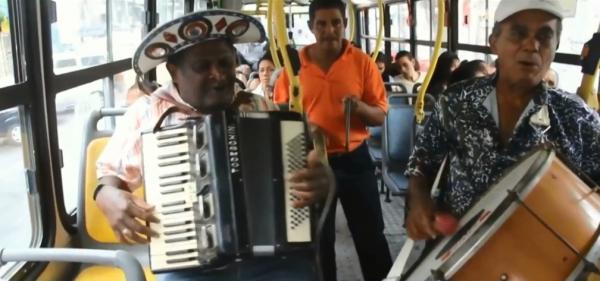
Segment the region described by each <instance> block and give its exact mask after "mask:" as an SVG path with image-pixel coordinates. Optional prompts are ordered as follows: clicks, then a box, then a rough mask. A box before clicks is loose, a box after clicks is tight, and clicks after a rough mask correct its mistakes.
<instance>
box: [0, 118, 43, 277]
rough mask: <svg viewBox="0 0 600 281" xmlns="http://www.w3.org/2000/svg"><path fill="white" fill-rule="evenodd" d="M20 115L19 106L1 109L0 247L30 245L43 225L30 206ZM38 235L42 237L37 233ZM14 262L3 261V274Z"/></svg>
mask: <svg viewBox="0 0 600 281" xmlns="http://www.w3.org/2000/svg"><path fill="white" fill-rule="evenodd" d="M22 136H23V135H22V133H21V119H20V115H19V109H18V108H17V107H13V108H9V109H5V110H2V111H0V137H1V138H2V143H1V144H0V159H1V161H2V163H10V165H4V167H3V168H2V169H0V186H2V188H0V206H2V212H0V221H2V223H1V224H0V249H1V248H7V247H9V248H28V247H35V246H39V245H32V244H33V241H35V240H36V239H34V237H36V235H37V234H39V233H40V232H38V231H39V230H40V229H38V228H36V227H34V225H39V223H40V222H39V221H37V220H35V219H33V218H39V214H37V213H34V212H35V211H34V210H37V209H36V208H31V207H30V202H29V197H28V188H27V180H26V178H25V175H26V174H25V161H24V155H25V153H24V152H25V150H24V148H26V147H27V146H24V145H23V138H22ZM38 238H39V237H38ZM13 265H14V263H8V264H6V265H0V276H3V275H4V274H5V273H7V271H9V270H10V269H11V268H12V267H13Z"/></svg>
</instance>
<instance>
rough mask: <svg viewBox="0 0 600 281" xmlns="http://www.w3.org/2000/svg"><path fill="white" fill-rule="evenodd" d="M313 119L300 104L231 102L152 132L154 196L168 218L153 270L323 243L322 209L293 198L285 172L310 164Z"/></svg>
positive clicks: (150, 183) (146, 148) (146, 153)
mask: <svg viewBox="0 0 600 281" xmlns="http://www.w3.org/2000/svg"><path fill="white" fill-rule="evenodd" d="M305 124H306V123H305V122H304V121H303V119H302V117H301V116H300V114H297V113H293V112H246V113H244V112H242V113H234V112H221V113H215V114H212V115H209V116H207V117H204V118H203V119H187V120H186V121H185V122H184V123H183V124H181V125H177V126H168V127H164V128H155V129H154V130H153V131H151V132H144V133H142V159H143V174H144V186H145V196H146V201H148V202H149V203H150V204H153V205H154V206H155V214H156V216H157V217H158V218H159V219H160V222H159V223H150V227H151V228H152V229H153V230H155V231H156V232H158V233H159V237H158V238H152V239H151V242H150V244H149V249H150V251H149V252H150V259H149V260H150V267H151V269H152V271H153V272H166V271H175V270H179V269H186V268H196V269H207V270H210V269H215V268H218V267H222V266H224V265H227V264H228V263H231V262H233V261H235V260H240V259H244V258H248V257H253V256H275V255H290V254H299V253H305V254H306V253H311V252H312V251H314V249H313V247H314V245H313V243H312V241H313V236H314V230H315V221H316V219H315V215H314V212H313V210H311V208H308V207H305V208H298V209H297V208H293V207H292V206H291V203H292V202H293V201H294V199H295V198H294V196H293V195H292V194H291V193H290V187H289V185H288V183H287V181H286V180H285V179H286V177H287V176H288V175H289V174H290V173H292V172H294V171H296V170H298V169H301V168H303V167H305V166H306V153H307V140H308V136H307V129H306V125H305Z"/></svg>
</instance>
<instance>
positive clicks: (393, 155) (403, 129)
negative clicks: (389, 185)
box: [383, 104, 414, 166]
mask: <svg viewBox="0 0 600 281" xmlns="http://www.w3.org/2000/svg"><path fill="white" fill-rule="evenodd" d="M413 120H414V109H413V107H412V106H411V105H407V104H390V107H389V109H388V114H387V116H386V119H385V123H384V126H383V128H384V132H383V161H385V162H386V164H389V165H392V166H397V165H400V166H405V165H406V163H407V162H408V157H409V156H410V152H411V148H412V138H413V128H414V126H413V124H414V122H413Z"/></svg>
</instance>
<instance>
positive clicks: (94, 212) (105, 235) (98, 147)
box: [75, 108, 155, 281]
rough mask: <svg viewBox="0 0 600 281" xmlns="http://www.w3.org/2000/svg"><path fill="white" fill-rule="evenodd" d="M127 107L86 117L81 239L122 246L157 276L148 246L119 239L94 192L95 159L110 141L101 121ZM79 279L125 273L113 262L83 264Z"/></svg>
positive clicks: (97, 245)
mask: <svg viewBox="0 0 600 281" xmlns="http://www.w3.org/2000/svg"><path fill="white" fill-rule="evenodd" d="M124 113H125V109H124V108H123V109H101V110H99V111H94V112H92V113H91V115H90V118H89V119H88V121H87V124H86V129H85V137H84V145H83V149H84V151H83V153H82V155H83V161H82V165H81V173H80V174H81V175H84V176H83V177H82V178H81V179H80V181H79V182H80V189H79V198H78V216H77V225H78V229H79V232H78V234H79V241H80V243H81V247H82V248H90V249H122V250H125V251H127V252H129V253H130V254H132V255H134V256H135V257H136V258H137V259H138V260H139V261H140V263H141V264H142V265H143V266H144V273H145V275H146V279H147V280H155V278H154V275H153V274H152V272H151V271H150V270H149V268H148V267H147V265H148V246H147V245H126V244H123V243H120V242H119V241H118V239H117V237H116V236H115V235H114V233H113V231H112V229H111V227H110V225H109V223H108V221H107V220H106V218H105V217H104V214H103V213H102V211H100V209H99V208H98V207H97V206H96V202H95V201H94V199H93V194H94V191H95V189H96V186H97V184H98V181H97V177H96V161H97V160H98V157H99V156H100V154H101V153H102V151H103V150H104V147H105V146H106V144H107V143H108V140H109V139H110V136H111V135H112V131H110V130H98V129H97V124H98V121H99V120H100V119H102V118H106V117H116V116H120V115H123V114H124ZM143 190H144V189H143V188H138V189H137V190H136V191H135V192H134V194H135V195H136V196H141V197H143V196H144V195H143ZM75 280H78V281H89V280H124V275H123V274H122V273H121V271H120V270H119V269H118V268H116V267H110V266H95V265H91V266H84V267H83V268H82V270H81V271H80V272H79V274H78V276H77V278H76V279H75Z"/></svg>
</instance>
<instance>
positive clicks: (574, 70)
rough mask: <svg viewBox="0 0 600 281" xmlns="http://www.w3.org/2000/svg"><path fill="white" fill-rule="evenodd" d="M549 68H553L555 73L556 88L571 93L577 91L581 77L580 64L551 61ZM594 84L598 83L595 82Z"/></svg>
mask: <svg viewBox="0 0 600 281" xmlns="http://www.w3.org/2000/svg"><path fill="white" fill-rule="evenodd" d="M550 68H551V69H554V70H555V71H556V73H557V76H558V77H557V78H558V85H557V88H559V89H563V90H565V91H567V92H569V93H572V94H574V93H577V88H579V85H580V84H581V78H582V74H581V66H578V65H572V64H564V63H556V62H553V63H552V65H550ZM594 85H598V84H597V83H596V84H594Z"/></svg>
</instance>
